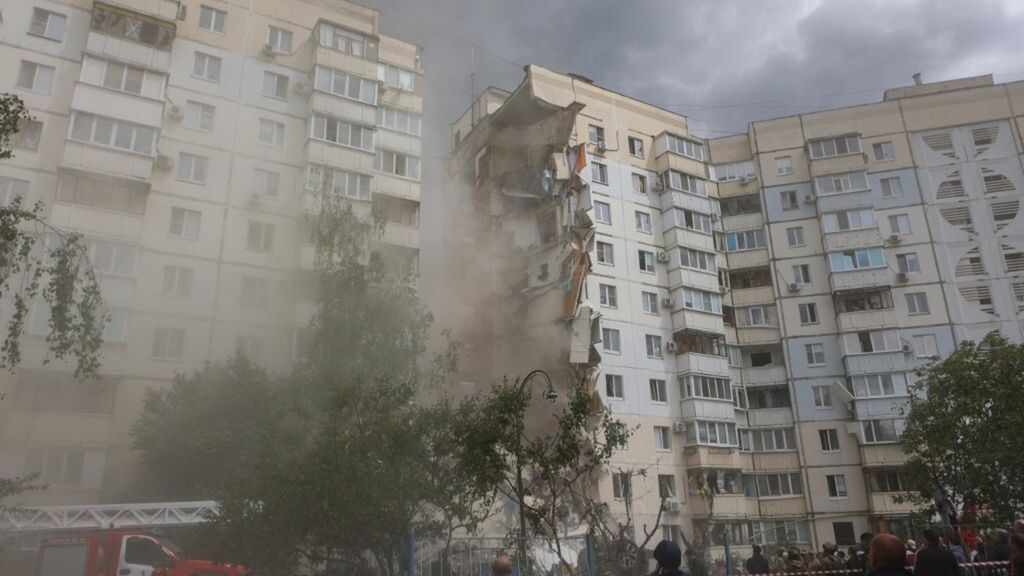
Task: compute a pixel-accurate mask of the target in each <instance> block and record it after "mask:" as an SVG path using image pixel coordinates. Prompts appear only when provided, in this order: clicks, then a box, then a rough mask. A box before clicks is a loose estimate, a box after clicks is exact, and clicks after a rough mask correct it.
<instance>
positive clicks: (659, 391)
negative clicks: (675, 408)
mask: <svg viewBox="0 0 1024 576" xmlns="http://www.w3.org/2000/svg"><path fill="white" fill-rule="evenodd" d="M647 388H648V391H649V392H650V396H651V402H654V403H656V404H668V382H667V381H665V380H664V379H662V378H650V379H648V380H647Z"/></svg>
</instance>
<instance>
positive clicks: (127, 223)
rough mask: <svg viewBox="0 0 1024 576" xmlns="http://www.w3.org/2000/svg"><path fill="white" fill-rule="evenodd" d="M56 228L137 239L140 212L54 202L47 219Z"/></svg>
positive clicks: (138, 236)
mask: <svg viewBox="0 0 1024 576" xmlns="http://www.w3.org/2000/svg"><path fill="white" fill-rule="evenodd" d="M48 221H49V222H50V223H51V224H53V225H54V226H56V227H57V228H62V229H65V230H79V231H82V232H86V233H91V234H100V235H103V236H115V237H119V238H131V239H139V238H141V237H142V223H143V218H142V215H141V214H132V213H129V212H120V211H117V210H102V209H99V208H92V207H89V206H82V205H79V204H65V203H63V202H60V201H58V202H54V204H53V207H52V208H51V210H50V217H49V220H48Z"/></svg>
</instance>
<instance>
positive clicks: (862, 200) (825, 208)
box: [816, 189, 874, 214]
mask: <svg viewBox="0 0 1024 576" xmlns="http://www.w3.org/2000/svg"><path fill="white" fill-rule="evenodd" d="M816 202H817V206H818V213H819V214H821V213H823V212H835V211H838V210H852V209H855V208H871V207H872V206H874V201H873V200H872V198H871V190H868V189H864V190H855V191H852V192H840V193H838V194H828V195H826V196H818V197H817V200H816Z"/></svg>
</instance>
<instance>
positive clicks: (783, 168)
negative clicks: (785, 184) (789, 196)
mask: <svg viewBox="0 0 1024 576" xmlns="http://www.w3.org/2000/svg"><path fill="white" fill-rule="evenodd" d="M792 173H793V159H792V158H790V157H789V156H780V157H778V158H776V159H775V175H776V176H789V175H790V174H792Z"/></svg>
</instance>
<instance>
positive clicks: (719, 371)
mask: <svg viewBox="0 0 1024 576" xmlns="http://www.w3.org/2000/svg"><path fill="white" fill-rule="evenodd" d="M676 372H678V373H680V374H682V373H686V372H699V373H701V374H708V375H712V376H715V375H720V376H728V374H729V361H728V360H727V359H726V358H724V357H722V356H710V355H707V354H697V353H696V352H686V353H684V354H679V355H678V356H676Z"/></svg>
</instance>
